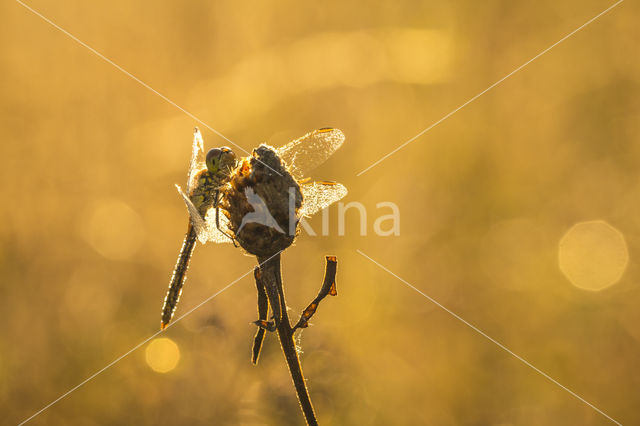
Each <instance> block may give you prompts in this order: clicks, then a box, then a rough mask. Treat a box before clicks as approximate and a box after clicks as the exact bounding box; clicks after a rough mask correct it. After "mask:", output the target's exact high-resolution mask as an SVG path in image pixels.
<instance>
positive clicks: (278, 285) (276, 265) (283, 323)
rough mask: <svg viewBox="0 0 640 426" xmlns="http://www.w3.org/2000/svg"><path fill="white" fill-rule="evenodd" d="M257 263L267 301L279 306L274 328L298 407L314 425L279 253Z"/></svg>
mask: <svg viewBox="0 0 640 426" xmlns="http://www.w3.org/2000/svg"><path fill="white" fill-rule="evenodd" d="M258 263H259V264H260V265H261V266H260V270H261V272H262V274H261V279H262V280H263V282H264V285H265V287H266V289H267V293H268V294H269V296H270V297H269V302H270V303H271V305H272V306H273V305H274V304H277V305H279V306H280V308H281V309H280V315H279V318H278V317H277V316H276V317H275V321H276V330H277V331H278V337H279V339H280V345H281V346H282V352H284V357H285V359H286V360H287V365H288V366H289V372H290V373H291V378H292V379H293V384H294V386H295V388H296V393H297V395H298V401H299V402H300V407H301V408H302V412H303V414H304V417H305V420H306V421H307V424H308V425H310V426H315V425H317V424H318V420H317V419H316V414H315V412H314V410H313V404H312V403H311V398H310V397H309V389H308V388H307V384H306V382H305V380H304V375H303V374H302V366H301V365H300V358H298V351H297V350H296V344H295V342H294V340H293V329H292V328H291V324H290V323H289V315H288V314H287V304H286V302H285V298H284V287H283V285H282V273H281V271H280V254H278V255H276V256H273V257H272V258H270V259H262V258H258ZM269 289H277V294H278V296H277V297H278V299H279V300H277V301H276V300H272V299H273V297H272V294H273V293H272V292H270V291H269ZM274 302H275V303H274ZM275 312H276V311H275V309H274V313H275Z"/></svg>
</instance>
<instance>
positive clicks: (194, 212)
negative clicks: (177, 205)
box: [176, 185, 209, 244]
mask: <svg viewBox="0 0 640 426" xmlns="http://www.w3.org/2000/svg"><path fill="white" fill-rule="evenodd" d="M176 188H178V192H179V193H180V195H182V199H183V200H184V203H185V204H186V206H187V210H188V211H189V216H190V217H191V223H192V224H193V228H194V229H195V230H196V234H197V235H198V240H199V241H200V242H201V243H202V244H204V243H206V242H207V235H208V234H209V231H208V230H207V223H206V222H205V221H204V219H203V218H202V216H200V213H199V212H198V209H197V208H196V206H194V205H193V203H192V202H191V200H190V199H189V196H188V195H187V194H185V193H184V191H183V190H182V188H180V186H179V185H176Z"/></svg>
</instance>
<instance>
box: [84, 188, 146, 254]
mask: <svg viewBox="0 0 640 426" xmlns="http://www.w3.org/2000/svg"><path fill="white" fill-rule="evenodd" d="M81 226H82V228H81V229H82V233H83V236H84V238H85V240H86V241H87V242H88V243H89V244H90V245H91V247H93V248H94V249H95V250H96V251H97V252H98V253H100V254H101V255H102V256H104V257H105V258H107V259H111V260H126V259H129V258H131V257H133V256H134V255H135V254H136V252H137V251H138V249H139V248H140V246H141V244H142V241H143V239H144V224H143V223H142V219H141V218H140V216H139V215H138V213H136V211H135V210H133V209H132V208H131V207H130V206H129V205H128V204H126V203H124V202H123V201H120V200H117V199H102V200H99V201H98V202H96V203H95V205H94V206H93V208H92V209H90V210H89V211H88V212H87V214H85V216H84V220H83V223H82V225H81Z"/></svg>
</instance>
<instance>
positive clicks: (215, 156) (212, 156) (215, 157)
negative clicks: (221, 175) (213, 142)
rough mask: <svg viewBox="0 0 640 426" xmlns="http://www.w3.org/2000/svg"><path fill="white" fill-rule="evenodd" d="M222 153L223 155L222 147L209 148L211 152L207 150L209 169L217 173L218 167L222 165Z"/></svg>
mask: <svg viewBox="0 0 640 426" xmlns="http://www.w3.org/2000/svg"><path fill="white" fill-rule="evenodd" d="M221 155H222V149H220V148H212V149H210V150H209V152H207V159H206V164H207V169H209V171H210V172H211V173H215V172H217V171H218V168H219V167H220V156H221Z"/></svg>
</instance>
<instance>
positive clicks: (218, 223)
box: [213, 189, 238, 247]
mask: <svg viewBox="0 0 640 426" xmlns="http://www.w3.org/2000/svg"><path fill="white" fill-rule="evenodd" d="M214 200H215V201H214V203H213V207H215V209H216V228H218V231H220V232H222V234H223V235H225V236H226V237H228V238H229V239H230V240H231V242H232V243H233V246H234V247H238V244H236V239H235V238H233V237H232V236H231V235H229V234H227V233H226V232H225V231H223V230H222V228H220V207H219V206H218V204H219V203H220V190H219V189H216V194H215V197H214Z"/></svg>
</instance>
